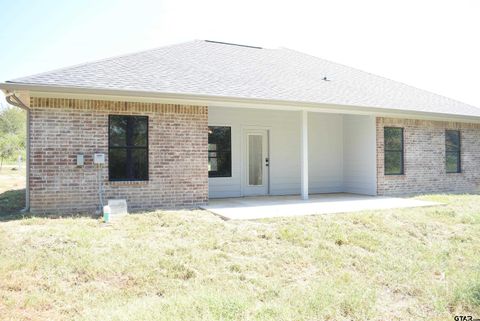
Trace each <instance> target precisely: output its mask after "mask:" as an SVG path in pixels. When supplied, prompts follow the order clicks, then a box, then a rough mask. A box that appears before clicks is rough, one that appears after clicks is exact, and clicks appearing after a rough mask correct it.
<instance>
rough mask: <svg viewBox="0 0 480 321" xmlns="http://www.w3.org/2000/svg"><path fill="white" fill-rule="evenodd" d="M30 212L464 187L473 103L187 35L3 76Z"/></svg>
mask: <svg viewBox="0 0 480 321" xmlns="http://www.w3.org/2000/svg"><path fill="white" fill-rule="evenodd" d="M0 88H1V89H2V90H3V91H4V92H5V94H6V95H7V100H8V101H9V102H11V103H13V104H15V105H17V106H19V107H22V108H25V109H27V110H28V124H29V126H28V127H29V129H28V130H29V135H28V137H29V143H28V146H29V150H28V155H29V165H28V169H29V170H28V180H27V181H28V188H27V194H28V205H29V207H30V210H31V211H32V212H36V213H38V212H52V211H53V212H56V211H91V210H95V209H96V208H98V205H99V199H100V198H102V199H112V198H125V199H127V201H128V205H129V207H130V208H133V209H146V208H175V207H177V208H178V207H195V206H198V205H202V204H205V203H206V202H208V199H209V198H222V197H242V196H249V195H287V194H298V195H300V196H301V197H302V198H303V199H307V198H308V195H309V193H332V192H349V193H359V194H367V195H397V194H412V193H430V192H474V191H477V190H478V188H479V184H480V166H479V164H480V143H479V142H480V109H478V108H476V107H472V106H469V105H466V104H463V103H460V102H458V101H455V100H452V99H449V98H445V97H442V96H439V95H435V94H433V93H430V92H427V91H423V90H420V89H416V88H413V87H410V86H407V85H405V84H402V83H398V82H395V81H391V80H388V79H385V78H382V77H379V76H375V75H372V74H370V73H366V72H363V71H360V70H357V69H353V68H349V67H346V66H343V65H339V64H336V63H333V62H330V61H326V60H323V59H319V58H317V57H313V56H310V55H307V54H303V53H300V52H297V51H294V50H290V49H266V48H260V47H253V46H245V45H237V44H230V43H221V42H215V41H203V40H202V41H192V42H187V43H182V44H178V45H173V46H168V47H163V48H159V49H154V50H148V51H144V52H139V53H134V54H129V55H123V56H119V57H114V58H110V59H104V60H100V61H96V62H90V63H85V64H80V65H77V66H73V67H67V68H63V69H59V70H55V71H50V72H46V73H42V74H38V75H33V76H29V77H24V78H19V79H15V80H12V81H7V82H5V83H1V84H0Z"/></svg>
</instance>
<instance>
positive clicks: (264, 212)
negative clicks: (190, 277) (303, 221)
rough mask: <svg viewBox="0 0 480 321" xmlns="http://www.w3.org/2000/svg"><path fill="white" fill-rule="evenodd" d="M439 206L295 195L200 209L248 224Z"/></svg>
mask: <svg viewBox="0 0 480 321" xmlns="http://www.w3.org/2000/svg"><path fill="white" fill-rule="evenodd" d="M440 204H441V203H436V202H429V201H421V200H415V199H411V198H399V197H383V196H367V195H357V194H348V193H336V194H314V195H310V198H309V199H308V200H302V199H300V196H299V195H289V196H258V197H238V198H222V199H211V200H210V201H209V202H208V205H205V206H203V207H202V208H203V209H205V210H207V211H210V212H212V213H214V214H217V215H219V216H221V217H223V218H225V219H231V220H252V219H260V218H270V217H291V216H302V215H315V214H332V213H346V212H357V211H364V210H379V209H392V208H407V207H420V206H434V205H440Z"/></svg>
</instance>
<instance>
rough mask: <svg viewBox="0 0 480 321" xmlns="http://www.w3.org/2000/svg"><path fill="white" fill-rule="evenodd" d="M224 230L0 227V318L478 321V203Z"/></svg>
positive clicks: (190, 219)
mask: <svg viewBox="0 0 480 321" xmlns="http://www.w3.org/2000/svg"><path fill="white" fill-rule="evenodd" d="M421 198H422V199H428V200H434V201H440V202H444V203H446V204H447V205H445V206H438V207H430V208H415V209H402V210H385V211H371V212H361V213H353V214H351V213H350V214H334V215H323V216H309V217H295V218H285V219H269V220H260V221H246V222H242V221H223V220H221V219H219V218H218V217H216V216H214V215H212V214H210V213H208V212H205V211H177V212H163V211H157V212H150V213H143V214H134V215H130V216H129V217H127V218H125V219H124V220H122V221H118V222H115V223H114V224H112V225H104V224H103V223H102V222H101V221H100V220H98V219H92V218H90V217H88V216H85V217H82V216H78V217H65V218H46V217H43V218H42V217H23V218H22V217H21V216H19V215H17V216H15V215H14V216H11V215H10V216H8V215H7V216H4V217H3V219H2V218H0V320H19V319H22V320H198V319H200V320H424V319H429V320H453V318H454V316H455V315H457V314H461V315H473V316H474V317H476V318H479V317H480V196H478V195H457V196H454V195H451V196H444V195H432V196H423V197H421Z"/></svg>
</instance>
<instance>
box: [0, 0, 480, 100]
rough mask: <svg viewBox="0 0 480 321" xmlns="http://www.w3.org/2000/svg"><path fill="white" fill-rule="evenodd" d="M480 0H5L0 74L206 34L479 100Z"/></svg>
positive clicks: (1, 1)
mask: <svg viewBox="0 0 480 321" xmlns="http://www.w3.org/2000/svg"><path fill="white" fill-rule="evenodd" d="M479 16H480V1H478V0H448V1H447V0H435V1H433V0H415V1H412V0H362V1H359V0H316V1H304V0H296V1H282V0H276V1H270V0H264V1H261V0H256V1H251V0H238V1H229V0H223V1H220V0H201V1H198V0H197V1H193V0H191V1H186V0H158V1H152V0H135V1H125V0H117V1H113V0H96V1H93V0H83V1H77V0H69V1H65V0H63V1H53V0H43V1H40V0H30V1H26V0H15V1H12V0H0V44H1V45H0V81H5V80H9V79H14V78H16V77H21V76H27V75H31V74H35V73H39V72H43V71H48V70H52V69H56V68H61V67H66V66H70V65H75V64H78V63H82V62H87V61H93V60H97V59H102V58H107V57H111V56H117V55H120V54H125V53H130V52H136V51H141V50H145V49H150V48H156V47H161V46H164V45H169V44H174V43H179V42H184V41H189V40H193V39H209V40H217V41H224V42H233V43H239V44H247V45H255V46H261V47H267V48H278V47H287V48H290V49H295V50H298V51H302V52H305V53H309V54H312V55H315V56H318V57H320V58H324V59H328V60H331V61H334V62H338V63H342V64H345V65H348V66H351V67H355V68H358V69H361V70H364V71H368V72H370V73H373V74H377V75H380V76H384V77H387V78H390V79H393V80H397V81H400V82H403V83H406V84H409V85H412V86H415V87H418V88H421V89H426V90H429V91H432V92H435V93H437V94H441V95H444V96H447V97H451V98H454V99H457V100H460V101H462V102H465V103H469V104H472V105H474V106H477V107H480V81H478V80H477V75H479V74H480V41H479V39H480V19H479V18H478V17H479Z"/></svg>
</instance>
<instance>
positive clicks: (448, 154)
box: [445, 130, 462, 173]
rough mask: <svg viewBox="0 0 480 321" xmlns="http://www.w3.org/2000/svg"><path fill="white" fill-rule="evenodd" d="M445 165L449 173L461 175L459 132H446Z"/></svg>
mask: <svg viewBox="0 0 480 321" xmlns="http://www.w3.org/2000/svg"><path fill="white" fill-rule="evenodd" d="M445 164H446V169H447V173H460V172H461V171H462V168H461V163H460V132H459V131H458V130H446V131H445Z"/></svg>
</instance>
